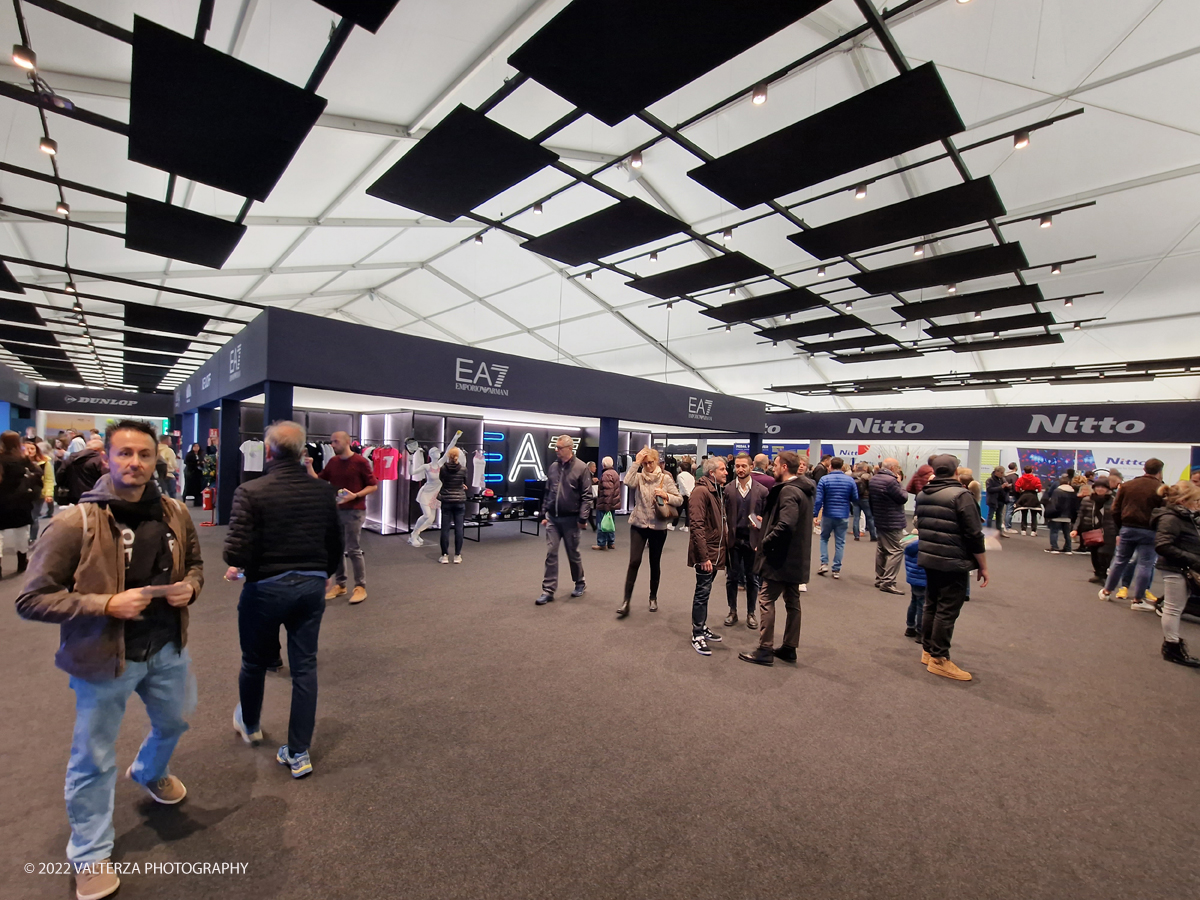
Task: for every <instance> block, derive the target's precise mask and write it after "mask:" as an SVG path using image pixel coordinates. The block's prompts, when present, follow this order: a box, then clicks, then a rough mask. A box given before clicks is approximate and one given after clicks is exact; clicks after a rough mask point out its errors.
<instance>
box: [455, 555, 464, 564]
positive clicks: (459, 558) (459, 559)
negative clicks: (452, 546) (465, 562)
mask: <svg viewBox="0 0 1200 900" xmlns="http://www.w3.org/2000/svg"><path fill="white" fill-rule="evenodd" d="M460 562H462V557H461V556H459V555H457V554H455V556H454V564H455V565H456V566H457V565H458V564H459V563H460Z"/></svg>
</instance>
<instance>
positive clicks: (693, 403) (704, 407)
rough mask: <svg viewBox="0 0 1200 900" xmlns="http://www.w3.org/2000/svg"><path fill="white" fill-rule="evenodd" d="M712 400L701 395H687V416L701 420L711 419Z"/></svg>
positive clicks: (708, 420) (709, 420)
mask: <svg viewBox="0 0 1200 900" xmlns="http://www.w3.org/2000/svg"><path fill="white" fill-rule="evenodd" d="M712 408H713V402H712V401H711V400H706V399H704V398H703V397H688V418H689V419H699V420H701V421H702V422H711V421H712Z"/></svg>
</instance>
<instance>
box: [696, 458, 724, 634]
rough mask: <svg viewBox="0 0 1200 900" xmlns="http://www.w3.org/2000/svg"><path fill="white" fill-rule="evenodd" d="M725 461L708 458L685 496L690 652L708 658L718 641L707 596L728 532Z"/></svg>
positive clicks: (722, 561) (721, 557) (722, 562)
mask: <svg viewBox="0 0 1200 900" xmlns="http://www.w3.org/2000/svg"><path fill="white" fill-rule="evenodd" d="M724 485H725V460H724V459H722V458H721V457H719V456H710V457H709V458H708V459H706V460H704V473H703V475H702V476H701V477H700V478H699V479H698V480H697V481H696V486H695V488H693V489H692V493H691V494H690V495H689V496H688V526H689V531H688V565H689V566H691V567H692V568H693V569H695V570H696V593H695V595H694V596H693V598H692V649H694V650H695V651H696V652H697V653H699V654H700V655H701V656H712V651H711V650H710V649H709V648H708V645H709V643H710V642H716V641H720V640H721V638H720V636H719V635H716V634H713V633H712V632H711V631H709V628H708V596H709V594H710V593H712V585H713V579H714V578H715V577H716V575H717V572H718V571H720V570H721V569H723V568H725V554H726V551H727V549H728V544H729V528H728V525H727V524H726V521H725V499H724V495H723V493H722V489H723V487H724Z"/></svg>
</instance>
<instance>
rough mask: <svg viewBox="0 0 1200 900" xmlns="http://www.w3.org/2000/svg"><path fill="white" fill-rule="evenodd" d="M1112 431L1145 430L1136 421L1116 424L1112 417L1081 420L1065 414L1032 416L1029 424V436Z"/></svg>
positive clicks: (1122, 432)
mask: <svg viewBox="0 0 1200 900" xmlns="http://www.w3.org/2000/svg"><path fill="white" fill-rule="evenodd" d="M1114 430H1115V431H1118V432H1120V433H1121V434H1137V433H1138V432H1139V431H1145V430H1146V423H1145V422H1139V421H1138V420H1137V419H1126V420H1125V421H1124V422H1118V421H1117V420H1116V419H1114V418H1113V417H1112V416H1106V417H1105V418H1103V419H1096V418H1093V417H1091V416H1088V417H1086V418H1084V419H1082V420H1081V419H1080V418H1079V416H1068V415H1067V414H1066V413H1059V414H1058V415H1057V416H1055V417H1054V418H1053V419H1051V418H1050V417H1049V416H1033V417H1031V419H1030V422H1029V433H1030V434H1037V433H1038V432H1039V431H1045V432H1048V433H1049V434H1112V433H1113V431H1114Z"/></svg>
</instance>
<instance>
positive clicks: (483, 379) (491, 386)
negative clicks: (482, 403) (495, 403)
mask: <svg viewBox="0 0 1200 900" xmlns="http://www.w3.org/2000/svg"><path fill="white" fill-rule="evenodd" d="M507 377H508V366H502V365H499V364H497V363H492V364H491V365H490V366H489V365H488V364H487V363H485V362H480V363H479V365H478V366H476V365H475V360H473V359H464V358H463V357H461V356H460V357H458V358H457V360H456V361H455V367H454V387H455V390H459V391H475V392H477V393H481V394H497V395H499V396H501V397H507V396H508V389H507V388H506V387H504V379H505V378H507Z"/></svg>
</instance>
